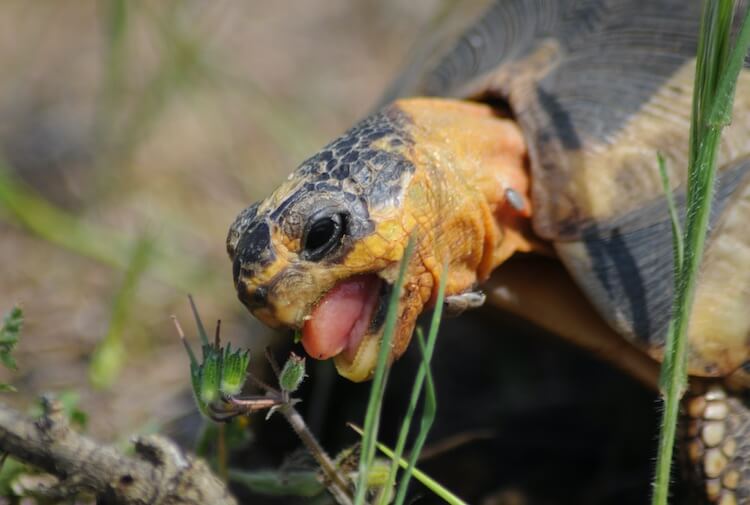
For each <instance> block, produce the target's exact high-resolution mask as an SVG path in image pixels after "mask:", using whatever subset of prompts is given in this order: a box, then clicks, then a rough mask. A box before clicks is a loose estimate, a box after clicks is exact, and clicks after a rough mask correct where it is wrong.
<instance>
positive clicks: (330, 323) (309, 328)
mask: <svg viewBox="0 0 750 505" xmlns="http://www.w3.org/2000/svg"><path fill="white" fill-rule="evenodd" d="M379 292H380V279H379V278H378V277H377V276H375V275H368V276H364V277H354V278H351V279H347V280H345V281H343V282H341V283H339V284H337V285H336V286H335V287H334V288H333V289H332V290H330V291H329V292H328V293H326V295H325V296H324V297H323V299H321V300H320V302H318V305H317V306H316V307H315V309H313V311H312V314H311V318H310V319H309V320H307V321H306V322H305V325H304V327H303V328H302V345H303V346H304V348H305V351H307V354H309V355H310V356H312V357H313V358H316V359H328V358H331V357H333V356H336V355H337V354H339V353H341V352H342V351H343V350H345V349H346V350H347V351H348V354H351V355H353V354H354V353H355V352H356V350H357V348H358V347H359V344H360V342H361V341H362V337H364V335H365V333H366V332H367V328H368V327H369V326H370V320H371V319H372V314H373V312H374V310H375V306H376V305H377V301H378V293H379Z"/></svg>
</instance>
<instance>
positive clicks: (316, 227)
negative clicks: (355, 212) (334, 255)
mask: <svg viewBox="0 0 750 505" xmlns="http://www.w3.org/2000/svg"><path fill="white" fill-rule="evenodd" d="M343 224H344V223H343V219H342V217H341V216H340V215H338V214H337V215H334V216H327V217H323V218H320V219H318V220H316V221H315V222H314V223H313V224H312V226H310V229H309V230H308V231H307V235H306V236H305V245H304V250H305V253H306V255H307V257H308V259H310V260H317V259H320V258H322V257H323V256H324V255H325V254H326V253H328V252H329V251H330V250H331V249H333V248H334V247H335V246H336V245H337V244H338V243H339V241H340V239H341V236H342V235H343V232H344V226H343Z"/></svg>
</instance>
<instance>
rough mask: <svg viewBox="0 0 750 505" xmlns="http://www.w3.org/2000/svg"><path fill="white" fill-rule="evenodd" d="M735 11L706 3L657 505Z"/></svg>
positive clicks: (727, 92) (732, 77)
mask: <svg viewBox="0 0 750 505" xmlns="http://www.w3.org/2000/svg"><path fill="white" fill-rule="evenodd" d="M733 12H734V4H733V2H732V1H731V0H719V1H718V2H717V1H712V0H706V1H705V3H704V10H703V20H702V23H701V34H700V42H699V50H698V60H697V64H696V77H695V91H694V95H693V117H692V123H691V134H690V146H689V153H690V163H689V167H688V207H687V220H686V221H687V230H686V238H685V241H684V244H683V253H682V264H681V265H680V271H679V272H678V273H679V276H678V278H677V279H676V281H675V282H676V284H675V285H676V287H677V289H676V293H675V303H674V313H673V318H672V320H671V321H670V324H669V332H668V335H667V346H666V350H665V355H664V363H663V364H662V370H661V377H660V386H661V388H662V391H663V396H664V411H663V417H662V425H661V432H660V438H659V449H658V455H657V462H656V469H655V478H654V494H653V496H652V504H653V505H666V504H667V502H668V498H669V481H670V476H671V464H672V454H673V451H674V439H675V435H676V427H677V419H678V416H679V406H680V400H681V398H682V395H683V394H684V391H685V389H686V387H687V344H688V343H687V327H688V321H689V315H690V309H691V307H692V303H693V298H694V293H695V285H696V278H697V272H698V269H699V266H700V264H701V261H702V258H703V247H704V242H705V237H706V231H707V229H708V222H709V216H710V209H711V201H712V195H713V186H714V179H715V172H716V158H717V153H718V148H719V142H720V138H721V130H722V128H723V126H724V125H726V124H727V123H728V121H729V119H730V113H731V108H732V102H733V97H734V91H735V87H736V78H737V75H738V73H739V70H740V69H741V66H742V60H743V59H744V56H745V54H746V53H747V49H748V43H750V34H749V33H748V31H749V30H750V28H748V26H747V25H748V13H746V16H745V19H744V21H743V25H742V27H741V29H740V32H739V36H738V37H737V43H736V46H735V47H734V48H733V49H732V50H731V51H730V50H729V47H730V40H731V28H732V17H733ZM675 254H678V253H677V252H675Z"/></svg>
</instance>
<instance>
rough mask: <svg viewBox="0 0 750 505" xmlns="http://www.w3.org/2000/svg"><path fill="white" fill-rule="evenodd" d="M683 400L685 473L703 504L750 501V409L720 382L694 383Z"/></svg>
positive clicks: (727, 503) (731, 503) (734, 504)
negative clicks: (698, 490) (699, 489)
mask: <svg viewBox="0 0 750 505" xmlns="http://www.w3.org/2000/svg"><path fill="white" fill-rule="evenodd" d="M692 382H693V383H692V385H691V390H690V392H689V393H688V395H687V396H686V398H685V400H684V404H683V406H684V413H685V417H687V419H685V423H684V426H685V436H686V440H685V443H684V444H682V447H683V449H682V451H683V453H684V455H685V458H684V461H686V462H687V464H688V472H689V474H690V476H691V477H692V478H693V479H694V480H695V481H696V482H702V483H703V486H702V487H703V490H702V492H701V494H702V495H703V497H704V498H705V502H706V503H710V504H717V505H736V504H740V503H750V407H749V406H748V403H747V402H746V401H745V400H743V399H742V398H740V397H739V396H737V395H733V394H732V393H730V392H728V391H727V390H726V389H725V387H724V385H723V384H722V383H721V382H719V381H700V380H698V381H692Z"/></svg>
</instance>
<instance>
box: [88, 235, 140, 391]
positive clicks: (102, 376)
mask: <svg viewBox="0 0 750 505" xmlns="http://www.w3.org/2000/svg"><path fill="white" fill-rule="evenodd" d="M153 252H154V242H153V240H152V239H151V238H150V237H148V236H144V237H142V238H141V239H140V240H138V242H136V244H135V246H134V247H133V248H132V253H131V258H130V262H129V265H128V267H127V269H126V270H125V276H124V277H123V280H122V284H121V285H120V289H119V290H118V292H117V294H116V295H115V298H114V300H113V302H112V311H111V317H110V321H109V328H108V330H107V334H106V336H105V337H104V338H103V339H102V341H101V342H99V344H98V345H97V346H96V349H95V350H94V354H93V357H92V359H91V364H90V365H89V380H90V381H91V383H92V384H93V385H94V386H95V387H97V388H107V387H109V386H111V385H112V383H113V382H114V381H115V380H116V379H117V376H118V375H119V373H120V370H121V368H122V365H123V360H124V358H125V356H126V355H127V353H126V350H125V344H124V343H123V338H122V334H123V332H124V330H125V327H126V325H127V321H128V319H129V317H130V313H131V311H132V308H133V304H134V302H135V297H136V290H137V287H138V282H139V281H140V280H141V278H142V277H143V275H144V273H145V271H146V269H147V268H148V266H149V263H150V261H151V258H152V256H153Z"/></svg>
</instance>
